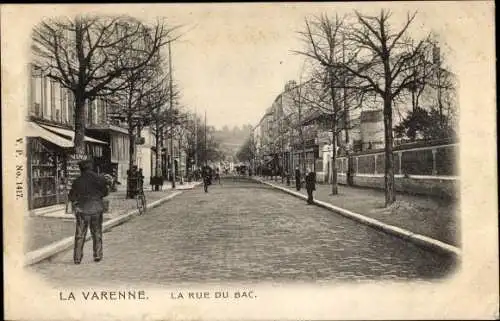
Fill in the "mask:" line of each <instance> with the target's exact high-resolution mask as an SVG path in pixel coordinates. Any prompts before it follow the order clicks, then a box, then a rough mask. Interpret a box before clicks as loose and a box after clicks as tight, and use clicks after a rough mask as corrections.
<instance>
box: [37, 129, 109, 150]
mask: <svg viewBox="0 0 500 321" xmlns="http://www.w3.org/2000/svg"><path fill="white" fill-rule="evenodd" d="M40 126H41V127H43V128H45V129H47V130H49V131H51V132H53V133H55V134H58V135H63V136H66V137H68V139H70V140H71V142H73V141H74V139H75V132H74V131H72V130H69V129H64V128H58V127H53V126H49V125H40ZM83 141H85V142H90V143H96V144H103V145H108V143H106V142H103V141H101V140H98V139H95V138H92V137H88V136H85V137H84V139H83ZM72 145H73V143H72Z"/></svg>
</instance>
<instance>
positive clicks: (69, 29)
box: [32, 16, 175, 154]
mask: <svg viewBox="0 0 500 321" xmlns="http://www.w3.org/2000/svg"><path fill="white" fill-rule="evenodd" d="M173 30H175V28H168V27H167V26H166V24H165V23H164V22H162V21H157V22H156V24H155V25H154V26H147V25H146V24H144V23H142V22H141V21H138V20H136V19H134V18H131V17H126V16H77V17H71V18H68V17H63V18H53V19H52V18H49V19H45V20H43V21H42V22H40V23H39V24H38V25H37V26H36V27H35V28H34V30H33V34H32V51H33V54H34V63H35V64H36V65H37V66H38V67H40V68H41V69H42V70H43V72H45V73H46V74H47V75H48V77H50V78H52V79H54V80H56V81H58V82H59V83H60V84H61V85H62V87H64V88H67V89H69V90H70V91H71V92H72V93H73V95H74V100H75V106H74V107H75V142H74V144H75V152H76V153H77V154H83V153H84V150H85V147H84V144H83V138H84V130H85V117H84V115H85V102H86V101H87V100H93V99H94V98H95V97H98V96H108V95H112V94H114V93H115V92H116V91H118V90H121V89H123V88H126V87H127V86H129V84H128V83H127V81H126V79H125V78H127V77H125V78H124V77H122V76H123V74H124V73H133V72H134V71H136V70H138V69H141V68H143V67H144V66H146V65H147V64H148V63H149V62H150V61H151V59H152V58H153V57H154V56H155V55H157V54H158V52H159V50H160V48H161V47H163V46H164V45H165V44H167V43H168V42H169V41H172V40H173V38H172V36H171V35H172V31H173Z"/></svg>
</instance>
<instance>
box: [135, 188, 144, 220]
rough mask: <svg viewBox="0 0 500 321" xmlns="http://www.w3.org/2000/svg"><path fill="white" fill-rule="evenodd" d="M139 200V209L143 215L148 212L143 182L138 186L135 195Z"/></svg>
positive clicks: (137, 200)
mask: <svg viewBox="0 0 500 321" xmlns="http://www.w3.org/2000/svg"><path fill="white" fill-rule="evenodd" d="M135 199H136V202H137V210H138V211H139V215H142V214H144V213H145V212H146V205H147V203H146V195H144V188H143V184H142V182H139V184H138V187H137V194H136V196H135Z"/></svg>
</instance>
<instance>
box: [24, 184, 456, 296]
mask: <svg viewBox="0 0 500 321" xmlns="http://www.w3.org/2000/svg"><path fill="white" fill-rule="evenodd" d="M91 249H92V246H91V243H87V244H86V247H85V256H84V259H83V262H82V264H81V265H79V266H75V265H73V262H72V251H66V252H63V253H61V254H59V255H58V256H56V257H53V258H52V259H51V260H49V261H45V262H41V263H39V264H37V265H35V266H32V267H30V268H29V269H31V270H33V271H36V272H37V273H39V274H41V275H43V276H44V277H45V278H47V280H48V281H50V282H51V283H52V282H54V283H60V284H65V285H66V286H69V285H73V284H74V285H83V284H85V285H87V286H89V285H92V284H96V285H97V284H99V285H102V284H103V281H104V282H107V283H110V284H125V283H126V284H139V283H140V284H171V283H181V282H185V283H189V282H217V281H219V282H220V281H246V282H249V281H255V282H265V281H275V282H281V281H318V282H319V281H327V280H360V279H377V280H381V279H392V280H398V279H403V280H408V279H410V280H414V279H419V280H428V279H433V278H440V277H443V276H445V275H447V274H448V273H450V272H451V271H453V268H454V266H455V262H454V260H453V259H452V258H450V257H446V256H443V255H442V254H436V253H432V252H429V251H426V250H423V249H421V248H419V247H417V246H415V245H412V244H410V243H407V242H405V241H403V240H401V239H398V238H395V237H392V236H390V235H388V234H384V233H382V232H379V231H377V230H374V229H372V228H370V227H366V226H364V225H361V224H359V223H356V222H354V221H351V220H349V219H347V218H344V217H342V216H340V215H337V214H334V213H332V212H330V211H328V210H325V209H322V208H319V207H317V206H308V205H306V203H305V202H304V201H301V200H299V199H296V198H294V197H292V196H289V195H286V194H284V193H282V192H279V191H276V190H273V189H271V188H270V187H266V186H264V185H263V184H258V183H255V182H251V181H248V180H240V179H239V180H236V181H234V180H223V181H222V184H221V185H218V184H216V185H212V186H210V188H209V193H204V192H203V187H197V188H195V189H194V190H190V191H185V192H184V193H183V194H182V195H180V196H178V197H176V198H174V199H173V200H171V201H170V202H167V203H165V204H163V205H161V206H160V207H158V208H155V209H153V210H151V211H149V212H147V213H146V215H145V216H141V217H135V218H133V219H132V220H131V221H129V222H127V223H125V224H123V225H121V226H118V227H116V228H114V229H113V230H111V231H110V232H109V233H105V234H104V260H103V261H102V262H100V263H97V264H96V263H94V262H92V253H91Z"/></svg>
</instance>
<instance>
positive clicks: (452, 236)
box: [258, 177, 460, 246]
mask: <svg viewBox="0 0 500 321" xmlns="http://www.w3.org/2000/svg"><path fill="white" fill-rule="evenodd" d="M258 179H261V180H263V181H265V182H269V183H272V184H274V185H277V186H281V187H285V188H288V189H290V190H293V191H296V189H295V183H294V181H292V182H291V183H290V186H287V185H286V181H285V183H284V184H282V183H281V178H278V180H277V181H276V180H271V179H263V178H262V177H259V178H258ZM300 193H302V194H304V195H307V192H306V190H305V188H302V189H301V190H300ZM330 194H331V185H328V184H316V191H315V192H314V194H313V195H314V198H315V199H317V200H320V201H324V202H327V203H330V204H332V205H335V206H338V207H341V208H344V209H347V210H349V211H352V212H356V213H359V214H362V215H365V216H367V217H370V218H373V219H376V220H379V221H381V222H383V223H386V224H389V225H393V226H396V227H400V228H403V229H406V230H409V231H411V232H413V233H417V234H421V235H424V236H428V237H431V238H434V239H437V240H439V241H441V242H445V243H448V244H450V245H454V246H460V237H459V230H458V229H459V226H460V223H459V214H458V212H459V203H458V202H452V201H448V200H442V199H438V198H432V197H427V196H420V195H410V194H403V193H397V195H396V202H395V203H394V204H393V205H391V206H390V207H389V208H384V203H385V196H384V191H383V190H378V189H371V188H361V187H350V186H345V185H338V195H335V196H333V195H330Z"/></svg>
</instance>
